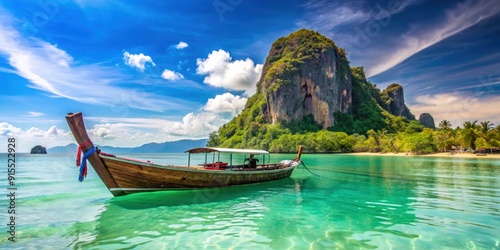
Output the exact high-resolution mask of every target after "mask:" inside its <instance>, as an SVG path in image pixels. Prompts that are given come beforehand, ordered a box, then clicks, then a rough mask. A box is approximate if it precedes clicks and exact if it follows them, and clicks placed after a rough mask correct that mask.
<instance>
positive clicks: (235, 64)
mask: <svg viewBox="0 0 500 250" xmlns="http://www.w3.org/2000/svg"><path fill="white" fill-rule="evenodd" d="M196 64H197V65H198V68H197V69H196V73H197V74H200V75H206V77H205V79H204V80H203V82H204V83H207V84H209V85H211V86H215V87H222V88H226V89H229V90H244V91H245V94H246V95H252V94H254V93H255V91H256V83H257V81H258V80H259V77H260V74H261V72H262V64H257V65H255V64H254V62H253V61H252V60H251V59H249V58H247V59H245V60H235V61H232V58H231V55H230V54H229V53H228V52H226V51H224V50H221V49H220V50H218V51H215V50H214V51H212V53H210V54H209V55H208V57H207V58H206V59H201V58H198V59H197V60H196Z"/></svg>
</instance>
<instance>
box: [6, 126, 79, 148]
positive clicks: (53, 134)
mask: <svg viewBox="0 0 500 250" xmlns="http://www.w3.org/2000/svg"><path fill="white" fill-rule="evenodd" d="M5 138H15V139H16V142H17V144H16V147H17V151H18V152H29V151H30V150H31V148H32V147H34V146H36V145H42V146H44V147H46V148H47V149H48V148H51V147H55V146H59V145H67V144H69V143H72V142H73V141H74V140H73V138H72V136H71V133H70V132H68V131H65V130H62V129H59V128H57V127H56V126H52V127H50V128H49V129H48V130H43V129H40V128H35V127H32V128H30V129H28V130H26V131H24V130H22V129H21V128H18V127H15V126H13V125H12V124H9V123H7V122H1V123H0V139H1V140H3V141H5V140H6V139H5ZM0 151H3V149H0Z"/></svg>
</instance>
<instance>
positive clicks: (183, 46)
mask: <svg viewBox="0 0 500 250" xmlns="http://www.w3.org/2000/svg"><path fill="white" fill-rule="evenodd" d="M188 46H189V45H188V44H187V43H185V42H183V41H180V42H179V43H178V44H177V45H175V48H176V49H184V48H187V47H188Z"/></svg>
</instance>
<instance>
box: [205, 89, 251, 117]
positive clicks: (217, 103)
mask: <svg viewBox="0 0 500 250" xmlns="http://www.w3.org/2000/svg"><path fill="white" fill-rule="evenodd" d="M246 103H247V98H244V97H241V96H235V95H233V94H231V93H224V94H222V95H216V96H215V98H210V99H208V101H207V104H206V105H205V107H203V110H205V111H209V112H213V113H224V112H227V113H230V114H231V115H233V116H236V115H237V114H239V113H240V112H241V111H242V110H243V108H244V107H245V104H246Z"/></svg>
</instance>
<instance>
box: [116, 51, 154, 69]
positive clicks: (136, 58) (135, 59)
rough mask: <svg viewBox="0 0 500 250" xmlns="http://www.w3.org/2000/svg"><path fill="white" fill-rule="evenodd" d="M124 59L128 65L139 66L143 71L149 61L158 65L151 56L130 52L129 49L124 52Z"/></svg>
mask: <svg viewBox="0 0 500 250" xmlns="http://www.w3.org/2000/svg"><path fill="white" fill-rule="evenodd" d="M123 61H124V62H125V64H126V65H128V66H130V67H132V68H138V69H140V70H141V71H144V69H145V68H146V64H147V63H150V64H151V65H153V66H156V64H155V63H154V62H153V59H151V57H150V56H146V55H144V54H143V53H140V54H130V53H128V52H127V51H125V52H124V53H123Z"/></svg>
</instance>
